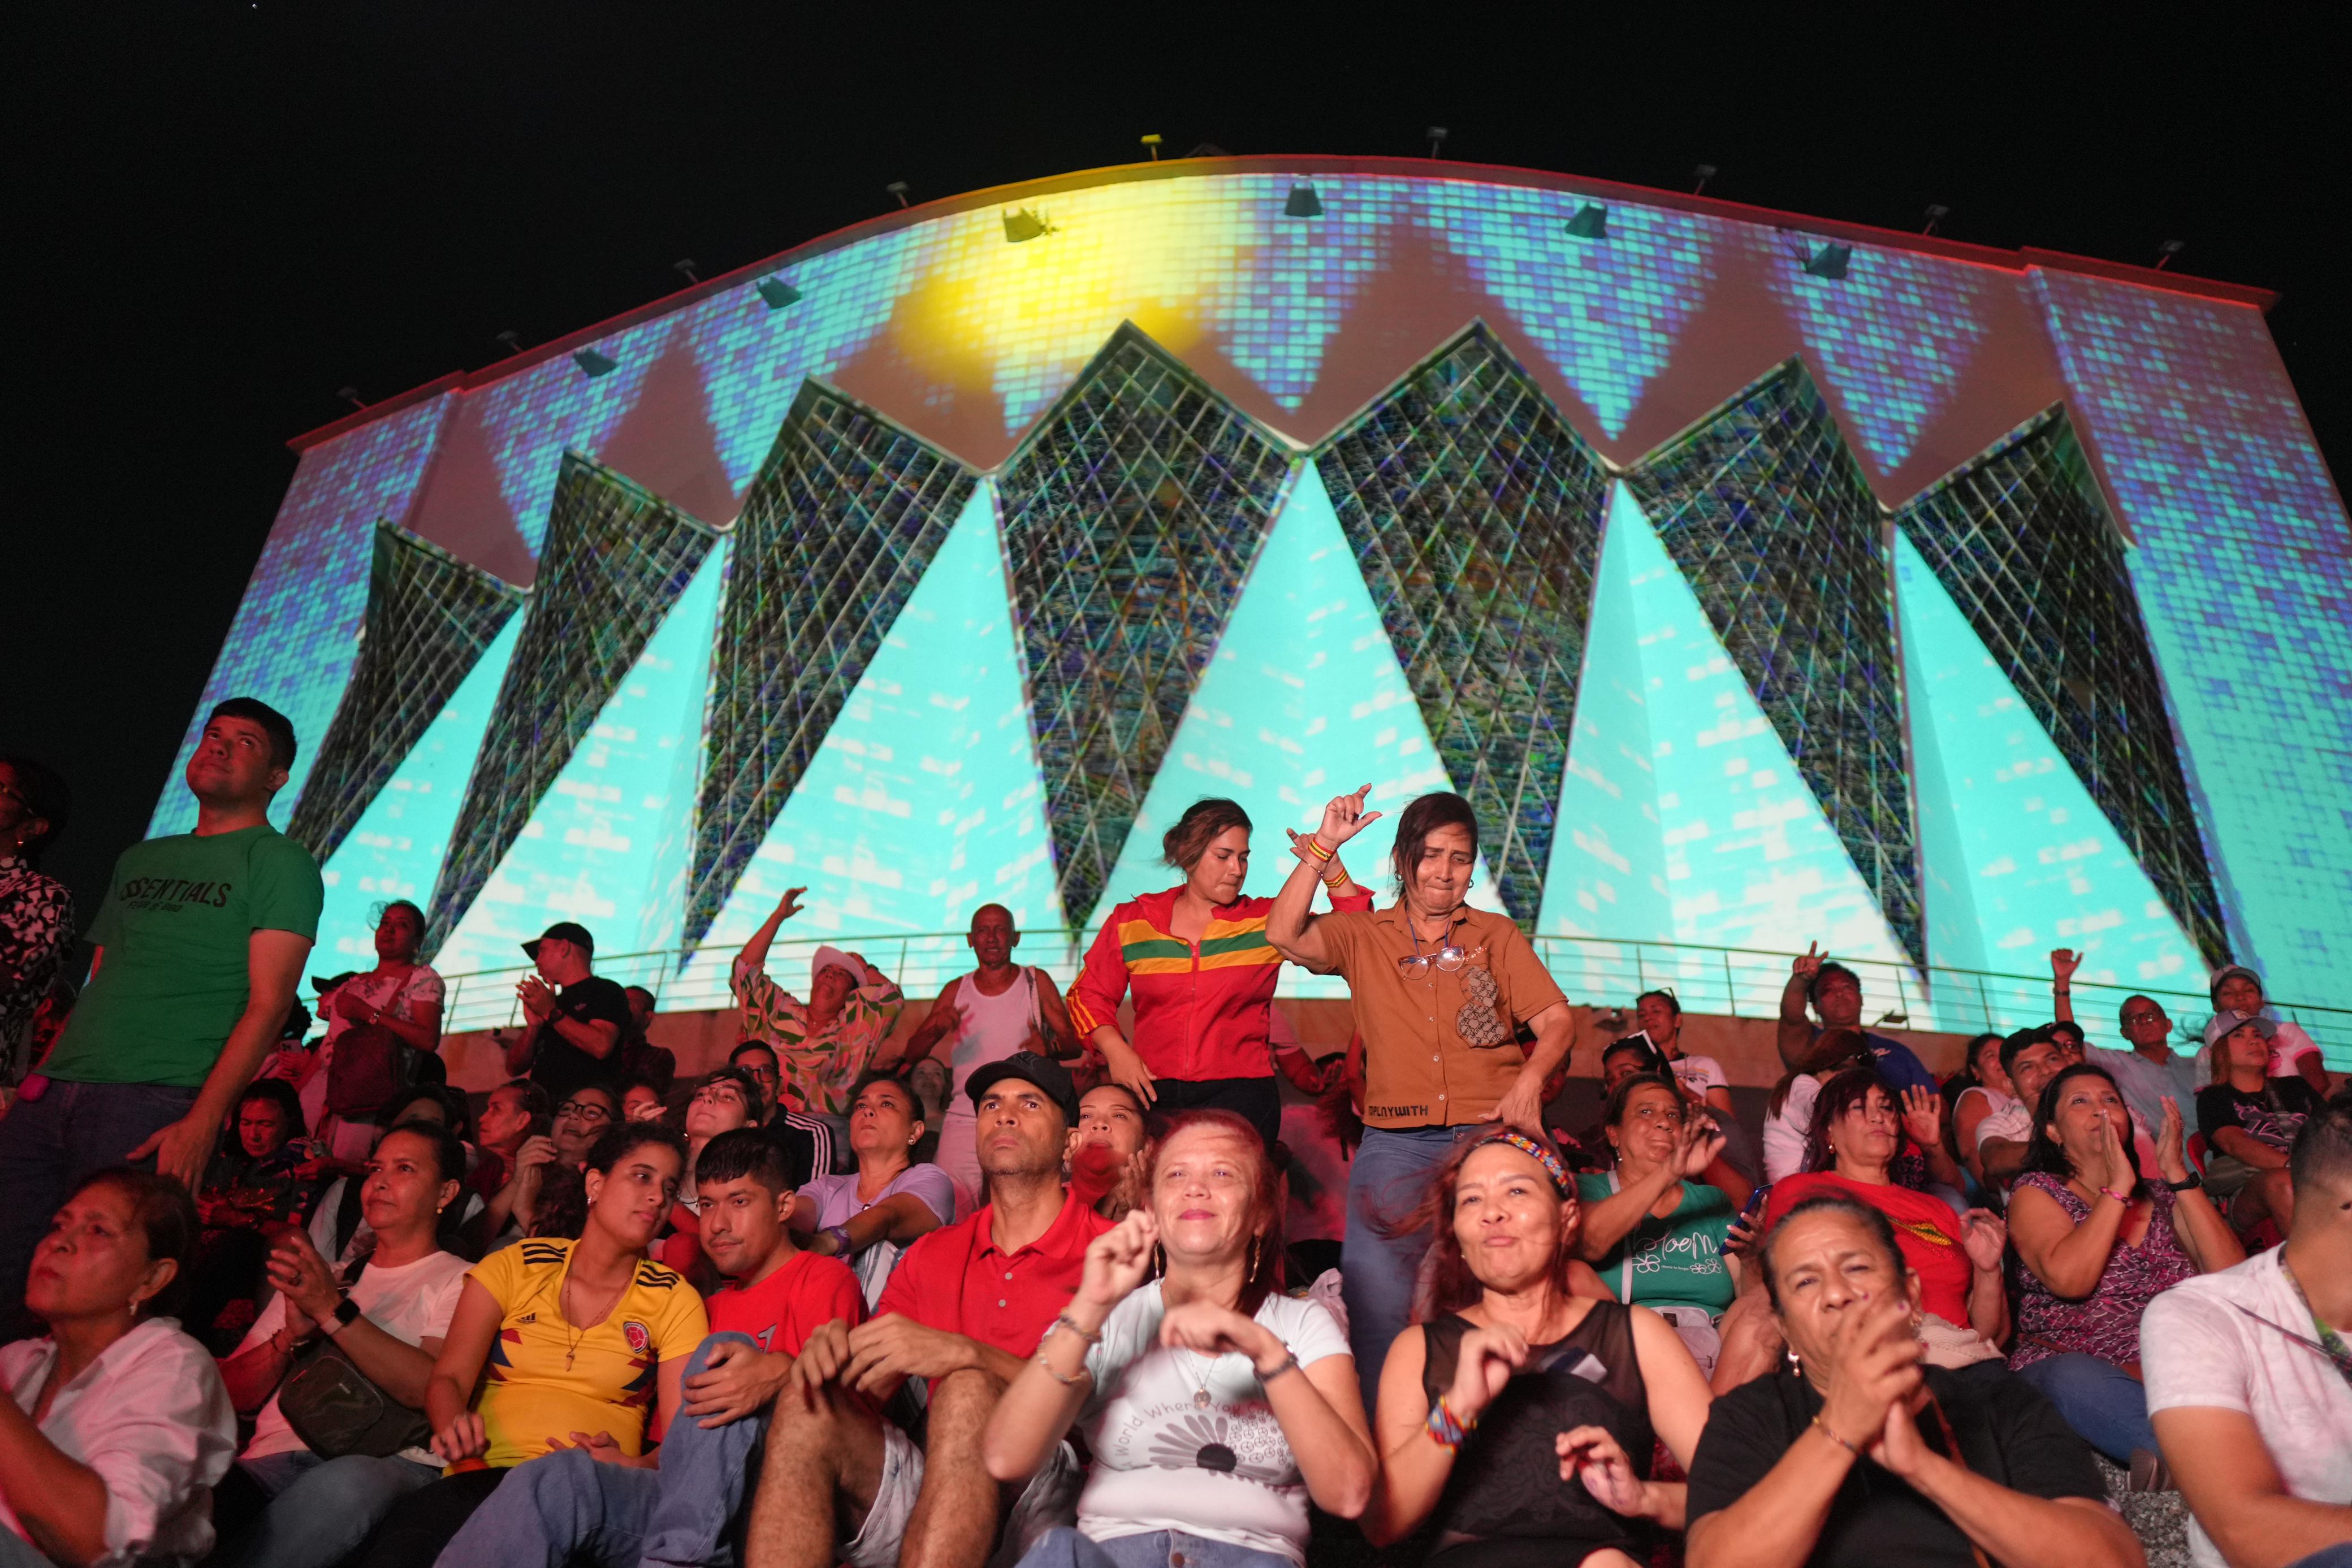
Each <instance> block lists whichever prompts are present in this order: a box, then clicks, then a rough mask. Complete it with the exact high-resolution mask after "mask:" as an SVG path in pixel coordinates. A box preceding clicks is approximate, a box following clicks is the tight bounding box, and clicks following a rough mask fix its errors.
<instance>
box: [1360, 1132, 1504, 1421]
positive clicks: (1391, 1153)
mask: <svg viewBox="0 0 2352 1568" xmlns="http://www.w3.org/2000/svg"><path fill="white" fill-rule="evenodd" d="M1475 1131H1476V1129H1475V1128H1473V1127H1463V1128H1459V1129H1457V1128H1454V1127H1403V1128H1398V1129H1395V1130H1393V1131H1391V1130H1390V1129H1387V1128H1381V1127H1367V1128H1365V1129H1364V1141H1363V1144H1362V1145H1361V1146H1360V1147H1359V1148H1358V1149H1357V1150H1356V1159H1355V1163H1354V1164H1353V1165H1352V1166H1349V1170H1348V1239H1347V1241H1346V1242H1345V1244H1344V1245H1343V1246H1342V1248H1341V1249H1340V1253H1339V1291H1340V1297H1341V1299H1342V1300H1343V1301H1346V1302H1347V1305H1348V1346H1349V1349H1350V1350H1352V1351H1353V1352H1354V1353H1355V1356H1356V1375H1357V1377H1358V1378H1359V1379H1360V1381H1361V1382H1362V1384H1363V1388H1364V1409H1365V1411H1366V1413H1367V1414H1370V1413H1372V1412H1374V1411H1375V1410H1376V1409H1377V1408H1378V1406H1379V1404H1380V1389H1381V1363H1382V1362H1384V1361H1386V1360H1387V1359H1388V1354H1389V1346H1390V1345H1391V1343H1394V1341H1395V1339H1396V1336H1397V1335H1399V1334H1401V1333H1403V1332H1404V1326H1405V1322H1406V1320H1407V1319H1408V1318H1409V1317H1411V1316H1412V1290H1413V1283H1414V1281H1415V1280H1416V1279H1417V1278H1418V1277H1419V1274H1420V1270H1421V1255H1422V1254H1423V1253H1424V1252H1426V1251H1428V1250H1429V1243H1430V1238H1429V1237H1428V1236H1426V1235H1406V1236H1391V1235H1389V1234H1388V1233H1387V1231H1386V1229H1385V1228H1384V1222H1386V1221H1388V1220H1390V1219H1391V1218H1402V1217H1403V1216H1404V1215H1406V1214H1408V1213H1410V1212H1411V1211H1412V1207H1413V1206H1414V1205H1415V1204H1417V1203H1419V1202H1420V1201H1421V1196H1422V1191H1423V1187H1424V1186H1426V1185H1427V1183H1428V1180H1429V1176H1430V1174H1431V1173H1432V1172H1433V1171H1434V1170H1435V1169H1436V1168H1437V1167H1438V1166H1441V1165H1443V1164H1444V1162H1445V1156H1446V1155H1449V1154H1451V1153H1453V1152H1454V1139H1455V1138H1456V1137H1457V1136H1460V1135H1466V1134H1471V1133H1473V1132H1475Z"/></svg>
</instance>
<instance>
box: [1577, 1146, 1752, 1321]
mask: <svg viewBox="0 0 2352 1568" xmlns="http://www.w3.org/2000/svg"><path fill="white" fill-rule="evenodd" d="M1616 1191H1617V1178H1616V1177H1615V1176H1613V1175H1611V1174H1610V1173H1608V1172H1605V1171H1604V1172H1601V1174H1599V1175H1597V1176H1595V1175H1580V1176H1578V1177H1577V1178H1576V1196H1577V1197H1578V1198H1579V1199H1580V1201H1581V1202H1582V1203H1583V1204H1584V1206H1585V1207H1588V1208H1590V1207H1591V1206H1592V1205H1594V1204H1596V1203H1599V1202H1600V1201H1601V1199H1603V1198H1606V1197H1613V1196H1614V1195H1615V1194H1616ZM1737 1218H1739V1216H1738V1212H1737V1211H1736V1210H1735V1209H1733V1207H1731V1199H1730V1198H1728V1197H1725V1196H1724V1194H1723V1189H1722V1188H1720V1187H1713V1186H1707V1185H1706V1183H1705V1182H1696V1181H1686V1182H1685V1183H1683V1200H1682V1203H1681V1204H1680V1205H1679V1206H1677V1207H1676V1208H1675V1211H1674V1213H1673V1214H1672V1215H1670V1216H1668V1217H1667V1218H1664V1219H1660V1218H1658V1217H1657V1216H1656V1215H1648V1216H1645V1217H1644V1218H1643V1220H1642V1223H1641V1224H1639V1225H1637V1226H1635V1227H1634V1228H1633V1234H1632V1235H1630V1236H1628V1237H1626V1238H1625V1239H1624V1240H1622V1241H1620V1242H1619V1243H1618V1244H1617V1245H1616V1247H1615V1249H1613V1250H1612V1251H1611V1252H1610V1254H1609V1256H1608V1257H1607V1258H1606V1259H1604V1260H1601V1262H1599V1263H1596V1264H1594V1265H1593V1267H1594V1268H1595V1269H1596V1270H1599V1272H1600V1274H1601V1283H1602V1284H1604V1285H1606V1286H1608V1287H1609V1288H1610V1289H1611V1290H1612V1291H1616V1292H1617V1299H1618V1300H1619V1301H1637V1302H1639V1303H1641V1304H1642V1305H1643V1306H1645V1307H1703V1308H1705V1309H1706V1311H1708V1312H1723V1311H1724V1310H1725V1309H1726V1308H1727V1307H1729V1306H1730V1305H1731V1299H1732V1297H1733V1296H1734V1295H1736V1294H1737V1293H1738V1292H1737V1291H1734V1290H1733V1289H1732V1283H1731V1270H1728V1269H1727V1268H1725V1267H1724V1264H1723V1254H1722V1252H1721V1250H1720V1249H1721V1248H1722V1246H1723V1239H1724V1238H1725V1237H1726V1236H1728V1235H1729V1234H1731V1222H1732V1221H1733V1220H1735V1219H1737Z"/></svg>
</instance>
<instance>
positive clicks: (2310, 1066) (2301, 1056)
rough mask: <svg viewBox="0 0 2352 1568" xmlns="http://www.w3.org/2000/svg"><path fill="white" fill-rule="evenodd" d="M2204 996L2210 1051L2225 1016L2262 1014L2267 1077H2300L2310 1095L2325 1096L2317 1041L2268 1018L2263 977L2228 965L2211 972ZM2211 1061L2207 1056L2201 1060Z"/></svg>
mask: <svg viewBox="0 0 2352 1568" xmlns="http://www.w3.org/2000/svg"><path fill="white" fill-rule="evenodd" d="M2207 995H2209V996H2210V997H2211V998H2212V999H2213V1017H2212V1019H2210V1020H2209V1021H2208V1022H2207V1023H2206V1025H2205V1044H2206V1046H2207V1047H2208V1049H2209V1050H2210V1048H2211V1047H2212V1046H2213V1045H2214V1044H2216V1043H2217V1042H2218V1041H2219V1040H2221V1035H2220V1034H2219V1033H2217V1032H2215V1031H2216V1030H2217V1029H2218V1028H2219V1026H2220V1024H2221V1015H2222V1014H2224V1013H2242V1014H2247V1015H2252V1014H2255V1013H2259V1014H2261V1015H2262V1016H2263V1018H2264V1019H2268V1020H2269V1022H2270V1024H2271V1026H2272V1028H2271V1033H2270V1042H2271V1060H2270V1067H2269V1069H2268V1075H2269V1076H2270V1077H2273V1078H2300V1079H2302V1080H2303V1081H2304V1082H2305V1083H2307V1084H2309V1085H2310V1086H2311V1090H2312V1092H2314V1093H2315V1094H2317V1095H2319V1096H2320V1097H2321V1098H2322V1099H2325V1098H2326V1095H2327V1063H2326V1059H2325V1058H2323V1057H2322V1056H2321V1055H2320V1054H2319V1042H2318V1041H2317V1040H2314V1039H2312V1038H2311V1036H2309V1035H2308V1034H2305V1032H2304V1030H2303V1026H2302V1025H2301V1024H2298V1023H2292V1022H2288V1021H2284V1020H2282V1019H2273V1018H2271V1017H2270V1001H2269V998H2267V997H2265V996H2264V995H2263V977H2261V976H2260V975H2257V974H2255V973H2254V972H2253V971H2252V969H2249V968H2247V967H2245V966H2244V965H2243V964H2228V965H2224V966H2223V967H2221V968H2219V969H2217V970H2215V971H2214V972H2213V984H2212V985H2211V987H2210V988H2209V989H2208V991H2207ZM2202 1060H2203V1061H2207V1062H2210V1061H2211V1060H2212V1059H2211V1058H2210V1057H2207V1058H2204V1059H2202ZM2210 1082H2213V1079H2212V1078H2211V1077H2210V1076H2203V1077H2200V1085H2201V1084H2203V1083H2210Z"/></svg>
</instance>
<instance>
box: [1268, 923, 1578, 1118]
mask: <svg viewBox="0 0 2352 1568" xmlns="http://www.w3.org/2000/svg"><path fill="white" fill-rule="evenodd" d="M1453 922H1454V924H1453V931H1452V935H1451V936H1449V937H1448V938H1447V942H1449V943H1451V945H1453V946H1457V947H1461V948H1464V949H1465V950H1466V951H1465V956H1464V961H1463V965H1462V967H1460V968H1458V969H1452V970H1447V969H1441V968H1439V967H1437V965H1436V964H1434V963H1430V964H1424V965H1422V966H1420V967H1419V968H1418V969H1416V970H1412V971H1408V970H1406V969H1405V968H1403V967H1401V966H1400V965H1399V964H1398V962H1397V960H1398V959H1400V958H1409V957H1411V956H1412V955H1413V953H1414V952H1415V950H1416V949H1415V946H1414V942H1413V933H1412V926H1411V925H1410V924H1409V923H1408V922H1407V920H1406V918H1405V913H1404V908H1403V906H1402V904H1391V905H1390V906H1389V907H1388V908H1386V909H1380V910H1373V911H1371V912H1370V913H1366V914H1356V913H1352V912H1349V913H1335V914H1331V915H1324V916H1323V917H1322V918H1321V919H1320V920H1318V921H1317V922H1316V923H1315V929H1316V931H1317V932H1318V933H1319V934H1320V935H1321V936H1322V938H1323V943H1324V946H1326V947H1327V948H1328V949H1329V951H1330V953H1331V957H1332V961H1331V963H1330V964H1329V965H1328V967H1327V971H1326V972H1328V973H1333V974H1338V975H1340V976H1343V977H1346V979H1347V982H1348V991H1349V995H1350V996H1351V997H1353V998H1355V1004H1356V1029H1357V1031H1358V1032H1359V1033H1360V1034H1361V1035H1362V1036H1363V1037H1364V1078H1365V1083H1364V1121H1365V1123H1366V1124H1367V1125H1370V1126H1374V1127H1426V1126H1434V1127H1444V1126H1453V1125H1456V1124H1461V1123H1465V1122H1476V1121H1481V1120H1484V1119H1485V1117H1486V1113H1488V1112H1489V1111H1492V1110H1493V1109H1494V1108H1495V1106H1496V1103H1499V1102H1500V1101H1501V1099H1502V1098H1503V1096H1504V1094H1505V1093H1507V1092H1508V1091H1509V1089H1510V1087H1511V1082H1512V1080H1513V1079H1515V1078H1517V1076H1518V1073H1519V1069H1520V1068H1522V1067H1524V1066H1526V1065H1527V1060H1528V1059H1527V1053H1526V1052H1525V1051H1521V1050H1520V1049H1519V1047H1518V1045H1517V1042H1516V1041H1515V1040H1513V1039H1512V1036H1513V1035H1514V1034H1515V1033H1516V1032H1517V1030H1518V1026H1519V1025H1520V1024H1522V1023H1524V1022H1526V1021H1527V1020H1528V1019H1532V1018H1534V1017H1535V1016H1536V1015H1537V1014H1538V1013H1540V1012H1542V1011H1543V1010H1544V1009H1546V1008H1549V1007H1551V1006H1553V1005H1554V1004H1555V1003H1558V1002H1562V1001H1565V1000H1566V999H1567V998H1564V997H1563V996H1561V995H1560V990H1559V986H1558V985H1556V984H1555V983H1554V982H1553V980H1552V977H1551V973H1550V971H1549V970H1547V969H1546V968H1545V967H1543V960H1541V959H1540V958H1538V957H1537V956H1536V951H1535V948H1534V947H1533V946H1531V945H1529V943H1528V939H1527V937H1526V936H1524V935H1522V934H1521V932H1520V930H1519V928H1518V927H1517V925H1513V924H1512V923H1511V921H1510V919H1509V917H1508V916H1507V915H1490V914H1488V913H1486V911H1485V910H1481V909H1473V908H1471V907H1470V906H1469V905H1468V904H1463V905H1462V906H1460V907H1459V908H1457V909H1455V910H1454V915H1453ZM1446 945H1447V943H1439V944H1437V945H1436V946H1440V947H1442V946H1446ZM1418 950H1419V951H1420V952H1423V953H1429V952H1433V951H1434V948H1433V946H1432V945H1431V944H1430V943H1428V942H1427V941H1423V942H1422V943H1421V944H1420V946H1419V948H1418Z"/></svg>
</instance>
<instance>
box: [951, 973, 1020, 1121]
mask: <svg viewBox="0 0 2352 1568" xmlns="http://www.w3.org/2000/svg"><path fill="white" fill-rule="evenodd" d="M940 1000H941V1001H942V1002H943V1003H944V1002H950V1001H952V1002H954V1003H955V1004H957V1005H958V1006H961V1008H962V1009H963V1028H962V1030H961V1032H960V1033H958V1034H957V1036H956V1040H955V1046H954V1051H953V1054H952V1055H951V1056H950V1058H949V1061H948V1071H949V1073H950V1076H951V1078H952V1079H953V1084H952V1086H951V1087H950V1090H949V1092H948V1110H949V1113H950V1115H952V1114H954V1113H956V1112H957V1111H959V1110H960V1111H961V1112H963V1113H965V1114H966V1115H969V1114H971V1105H970V1103H968V1102H967V1100H966V1098H965V1096H964V1092H963V1085H964V1080H966V1079H968V1078H970V1077H971V1075H972V1073H973V1072H975V1071H978V1070H979V1069H980V1068H982V1067H983V1066H985V1065H986V1064H987V1063H989V1062H992V1061H1003V1060H1004V1059H1005V1058H1006V1057H1008V1056H1010V1055H1012V1054H1013V1052H1014V1051H1018V1050H1020V1049H1021V1045H1022V1042H1023V1041H1024V1040H1027V1039H1028V1038H1029V1031H1030V1030H1032V1029H1034V1028H1035V1027H1036V1019H1037V980H1036V977H1035V976H1034V975H1033V974H1031V973H1030V971H1028V970H1027V969H1023V970H1022V971H1021V972H1020V973H1019V974H1018V975H1016V976H1015V977H1013V983H1012V984H1011V985H1009V986H1007V987H1005V988H1004V989H1003V991H1001V992H999V993H998V994H996V995H995V996H989V995H987V994H985V993H984V992H982V990H981V988H979V987H978V986H975V985H973V984H972V983H971V976H969V975H966V976H964V977H962V978H961V979H959V980H957V981H956V988H955V991H954V993H953V995H952V996H950V997H942V998H940Z"/></svg>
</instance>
